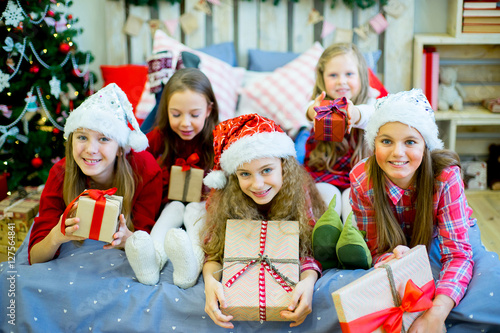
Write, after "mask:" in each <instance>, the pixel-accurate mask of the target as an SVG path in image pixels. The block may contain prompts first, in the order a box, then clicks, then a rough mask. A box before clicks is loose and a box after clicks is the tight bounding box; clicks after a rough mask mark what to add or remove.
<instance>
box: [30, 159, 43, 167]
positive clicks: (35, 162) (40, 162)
mask: <svg viewBox="0 0 500 333" xmlns="http://www.w3.org/2000/svg"><path fill="white" fill-rule="evenodd" d="M31 165H32V166H33V168H35V169H38V168H39V167H41V166H42V165H43V160H42V159H41V158H40V157H35V158H33V159H32V160H31Z"/></svg>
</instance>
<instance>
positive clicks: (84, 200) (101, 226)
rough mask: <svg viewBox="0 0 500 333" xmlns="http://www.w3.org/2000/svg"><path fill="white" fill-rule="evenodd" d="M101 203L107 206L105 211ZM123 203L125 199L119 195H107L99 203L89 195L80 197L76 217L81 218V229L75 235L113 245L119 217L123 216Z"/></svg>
mask: <svg viewBox="0 0 500 333" xmlns="http://www.w3.org/2000/svg"><path fill="white" fill-rule="evenodd" d="M101 192H102V191H101ZM84 193H85V192H84ZM103 199H104V200H105V202H103V201H102V200H103ZM99 201H100V202H101V203H103V204H104V205H105V206H104V210H102V206H101V207H99V203H98V202H99ZM122 201H123V197H121V196H118V195H108V194H106V195H103V196H102V198H101V199H100V200H97V201H96V200H95V199H93V198H91V197H90V196H87V195H82V196H80V197H79V198H78V207H77V209H76V217H78V218H80V222H79V223H78V225H79V226H80V228H79V229H78V230H77V231H75V232H74V233H73V235H74V236H80V237H85V238H89V239H94V240H100V241H103V242H107V243H111V242H112V241H113V235H114V233H115V232H116V231H117V229H118V226H119V220H118V217H119V216H120V214H121V210H122ZM69 206H71V205H69Z"/></svg>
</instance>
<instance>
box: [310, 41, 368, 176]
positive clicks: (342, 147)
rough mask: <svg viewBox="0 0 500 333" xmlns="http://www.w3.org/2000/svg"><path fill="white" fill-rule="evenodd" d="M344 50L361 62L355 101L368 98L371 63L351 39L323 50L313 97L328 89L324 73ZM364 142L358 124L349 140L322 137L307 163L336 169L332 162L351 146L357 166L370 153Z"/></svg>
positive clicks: (359, 63)
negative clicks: (329, 63) (359, 87)
mask: <svg viewBox="0 0 500 333" xmlns="http://www.w3.org/2000/svg"><path fill="white" fill-rule="evenodd" d="M344 54H345V55H350V56H352V57H353V58H354V59H355V60H356V63H357V64H358V72H359V73H358V74H359V79H360V83H361V84H360V86H361V90H360V92H359V94H358V95H357V96H353V98H352V102H353V103H354V105H358V104H364V103H366V102H367V101H368V91H369V87H370V84H369V79H368V66H367V65H366V60H365V58H364V57H363V55H362V54H361V52H360V51H359V49H358V48H357V47H356V45H354V44H352V43H336V44H332V45H330V46H329V47H327V48H326V49H325V50H324V51H323V53H322V54H321V57H320V58H319V60H318V64H317V65H316V84H315V85H314V89H313V94H312V97H313V98H315V97H316V96H318V95H319V94H321V93H322V92H323V91H326V89H325V79H324V76H323V75H324V72H325V67H326V64H327V63H328V62H329V61H330V60H331V59H332V58H334V57H337V56H339V55H344ZM326 99H331V97H329V96H326ZM364 142H365V141H364V131H363V130H361V129H357V128H353V129H352V131H351V135H350V136H349V140H348V139H346V138H345V136H344V139H343V140H342V142H328V141H319V142H318V143H317V145H316V147H315V148H314V149H313V150H312V151H311V152H310V154H309V161H308V163H307V165H308V166H309V167H311V168H314V169H315V170H318V171H323V170H326V171H328V172H334V171H335V170H333V166H334V165H335V162H336V161H337V159H338V158H339V157H340V156H343V155H345V154H346V153H347V152H348V151H349V149H350V148H352V149H353V154H352V158H351V166H354V165H356V163H358V162H359V161H361V160H362V159H363V158H365V157H366V156H368V150H367V148H366V145H365V143H364Z"/></svg>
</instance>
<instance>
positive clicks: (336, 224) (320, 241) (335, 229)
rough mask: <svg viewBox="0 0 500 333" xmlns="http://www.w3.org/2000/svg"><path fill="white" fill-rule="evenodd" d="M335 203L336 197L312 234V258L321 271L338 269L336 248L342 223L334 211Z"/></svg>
mask: <svg viewBox="0 0 500 333" xmlns="http://www.w3.org/2000/svg"><path fill="white" fill-rule="evenodd" d="M336 202H337V196H334V197H333V199H332V201H330V204H329V205H328V209H327V210H326V212H325V213H324V214H323V215H322V216H321V217H320V218H319V220H318V222H316V225H315V226H314V229H313V232H312V248H313V254H314V258H315V259H316V260H317V261H319V263H320V264H321V266H322V268H323V270H325V269H328V268H336V267H339V261H338V258H337V252H336V246H337V241H338V240H339V237H340V234H341V232H342V221H341V220H340V216H339V214H337V212H336V211H335V205H336Z"/></svg>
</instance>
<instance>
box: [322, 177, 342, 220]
mask: <svg viewBox="0 0 500 333" xmlns="http://www.w3.org/2000/svg"><path fill="white" fill-rule="evenodd" d="M316 188H317V189H318V191H319V194H320V195H321V198H323V201H324V202H325V204H326V206H327V207H328V205H329V204H330V201H332V199H333V197H334V196H335V195H336V196H337V200H336V201H337V202H336V205H335V211H336V212H337V214H339V215H340V214H341V211H342V199H341V197H342V196H341V194H340V190H339V189H338V188H337V187H336V186H334V185H332V184H330V183H316Z"/></svg>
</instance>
